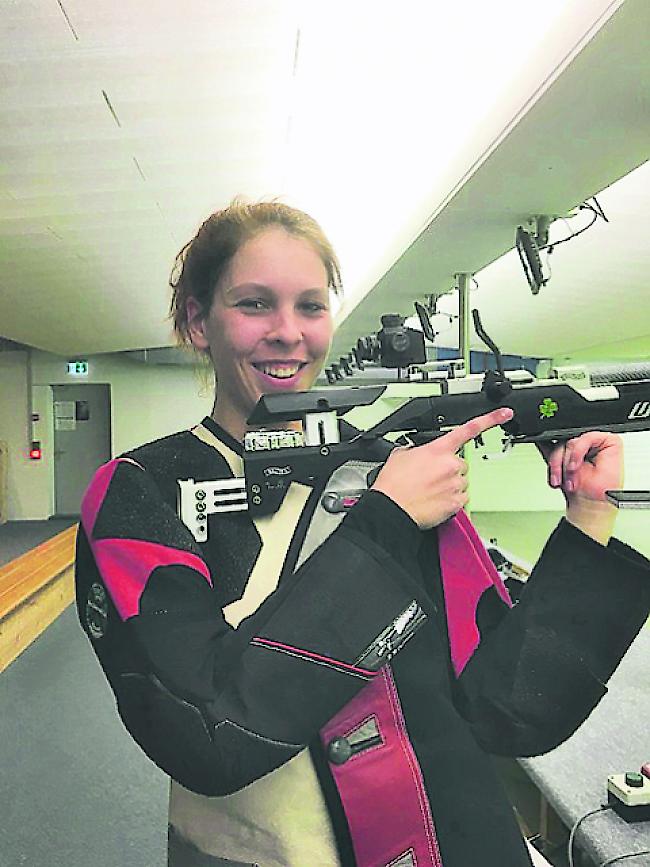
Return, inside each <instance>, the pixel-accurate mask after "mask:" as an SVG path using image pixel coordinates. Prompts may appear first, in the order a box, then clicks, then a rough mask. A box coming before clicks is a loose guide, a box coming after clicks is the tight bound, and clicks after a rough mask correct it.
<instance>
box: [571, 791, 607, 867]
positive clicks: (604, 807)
mask: <svg viewBox="0 0 650 867" xmlns="http://www.w3.org/2000/svg"><path fill="white" fill-rule="evenodd" d="M611 809H612V808H611V807H610V806H609V805H608V804H603V805H602V807H598V809H597V810H590V811H589V812H588V813H585V814H584V816H581V817H580V818H579V819H578V820H577V821H576V822H575V823H574V825H573V828H571V833H570V834H569V843H568V845H567V855H568V857H569V867H575V865H574V861H573V841H574V839H575V836H576V832H577V830H578V828H579V827H580V825H581V824H582V823H583V822H584V820H585V819H588V818H589V816H595V815H596V813H604V812H605V811H606V810H611ZM601 867H604V865H601Z"/></svg>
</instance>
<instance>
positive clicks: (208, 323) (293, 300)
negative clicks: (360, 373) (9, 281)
mask: <svg viewBox="0 0 650 867" xmlns="http://www.w3.org/2000/svg"><path fill="white" fill-rule="evenodd" d="M329 293H330V290H329V289H328V286H327V270H326V268H325V265H324V264H323V261H322V259H321V258H320V256H319V254H318V253H317V252H316V250H315V249H314V247H312V245H311V244H310V243H309V242H308V241H305V240H304V239H302V238H297V237H295V236H293V235H290V234H289V233H288V232H286V231H285V230H284V229H282V228H280V227H277V228H276V227H273V228H270V229H266V230H264V231H263V232H262V233H260V234H259V235H256V236H255V237H254V238H252V239H251V240H250V241H247V242H246V243H245V244H243V245H242V246H241V247H240V248H239V250H238V251H237V253H236V254H235V256H234V257H233V259H232V262H231V263H230V266H229V268H228V270H227V272H226V273H225V274H224V276H223V278H222V279H221V281H220V283H219V285H218V286H217V287H216V289H215V293H214V298H213V301H212V306H211V307H210V310H209V312H208V314H207V316H205V317H204V316H202V315H201V313H200V311H199V310H198V306H197V305H196V302H193V299H190V301H189V302H188V318H189V319H190V322H191V327H190V333H191V336H192V342H193V343H194V345H195V346H196V347H197V348H198V349H204V350H205V349H209V351H210V356H211V358H212V363H213V365H214V369H215V373H216V376H217V400H216V404H215V412H214V419H215V421H217V422H218V423H219V424H220V425H221V426H222V427H224V428H225V429H226V430H227V431H228V432H229V433H231V434H232V435H233V436H235V437H236V438H237V439H241V438H242V437H243V435H244V433H245V431H246V419H247V418H248V416H249V415H250V414H251V412H252V410H253V407H254V406H255V404H256V403H257V401H258V399H259V397H260V395H262V394H264V393H268V392H272V391H299V390H305V389H308V388H310V387H311V385H312V383H313V382H314V380H315V379H316V377H317V375H318V373H319V371H320V369H321V367H322V366H323V363H324V361H325V359H326V358H327V354H328V352H329V349H330V344H331V341H332V332H333V325H332V316H331V312H330V303H329V301H330V299H329Z"/></svg>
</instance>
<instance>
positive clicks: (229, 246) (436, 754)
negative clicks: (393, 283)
mask: <svg viewBox="0 0 650 867" xmlns="http://www.w3.org/2000/svg"><path fill="white" fill-rule="evenodd" d="M172 286H173V289H174V293H173V300H172V315H173V318H174V324H175V328H176V331H177V333H178V335H179V337H180V339H181V340H182V341H184V342H187V343H189V344H190V345H191V346H193V347H194V348H195V349H196V350H197V351H198V352H200V353H202V354H204V355H205V356H206V357H208V358H209V359H210V362H211V364H212V366H213V367H214V370H215V374H216V376H217V379H218V388H217V392H216V398H215V403H214V407H213V411H212V414H211V416H209V417H207V418H205V419H203V421H202V422H201V423H200V424H197V425H195V426H194V427H192V428H191V429H189V430H184V431H181V432H179V433H177V434H173V435H172V436H169V437H166V438H164V439H162V440H158V441H156V442H152V443H148V444H146V445H144V446H141V447H140V448H137V449H134V450H133V451H131V452H128V453H127V454H124V455H122V456H121V457H118V458H117V459H116V460H113V461H111V462H110V463H108V464H106V465H105V466H103V467H101V468H100V469H99V471H98V472H97V474H96V476H95V478H94V479H93V482H92V483H91V485H90V487H89V489H88V492H87V494H86V497H85V498H84V502H83V505H82V527H81V529H80V531H79V534H78V549H77V560H76V566H77V570H76V582H77V604H78V611H79V616H80V619H81V622H82V625H83V627H84V629H85V630H86V633H87V635H88V638H89V639H90V641H91V642H92V645H93V648H94V650H95V652H96V653H97V656H98V658H99V661H100V663H101V665H102V666H103V668H104V671H105V672H106V675H107V677H108V680H109V682H110V684H111V687H112V689H113V691H114V693H115V696H116V699H117V705H118V710H119V713H120V716H121V717H122V720H123V721H124V723H125V725H126V727H127V728H128V730H129V732H130V733H131V734H132V736H133V738H134V739H135V740H136V741H137V742H138V743H139V744H140V745H141V747H142V748H143V749H144V751H145V752H146V753H147V755H149V756H150V757H151V759H152V760H153V761H154V762H156V764H157V765H158V766H159V767H161V768H162V769H163V770H164V771H165V772H166V773H168V774H169V776H170V777H171V778H172V784H171V795H170V810H169V865H170V867H208V865H210V867H212V865H214V867H217V865H230V867H236V865H240V867H241V865H251V864H257V865H260V867H307V865H309V867H312V865H314V867H398V865H399V867H416V865H417V867H468V865H470V864H471V865H473V864H478V863H480V864H481V867H504V865H508V867H530V864H531V860H530V856H529V854H528V851H527V849H526V846H525V845H524V841H523V839H522V836H521V833H520V831H519V829H518V827H517V824H516V821H515V819H514V816H513V813H512V810H511V808H510V805H509V804H508V803H507V801H506V800H505V797H504V796H503V795H502V793H501V789H500V786H499V783H498V782H497V781H496V779H495V775H494V774H495V772H494V768H493V766H492V764H491V762H490V760H489V757H488V755H487V753H489V752H496V753H501V754H505V755H531V754H534V753H539V752H544V751H546V750H549V749H551V748H552V747H554V746H555V745H556V744H558V743H559V742H560V741H562V740H563V739H565V738H566V737H568V735H570V734H571V733H572V732H573V731H574V730H575V728H576V727H577V726H578V725H579V724H580V723H581V722H582V720H583V719H584V718H585V717H586V716H587V714H588V713H589V712H590V711H591V709H592V708H593V706H594V705H595V704H596V703H597V702H598V700H599V699H600V697H601V696H602V695H603V693H604V691H605V688H604V686H603V684H604V683H605V682H606V680H607V678H608V677H609V675H610V674H611V672H612V670H613V669H614V668H615V666H616V665H617V663H618V661H619V660H620V658H621V655H622V654H623V653H624V652H625V649H626V647H627V646H628V645H629V643H630V642H631V641H632V639H633V637H634V636H635V634H636V632H637V631H638V630H639V629H640V627H641V625H642V623H643V621H644V619H645V617H646V616H647V613H648V610H649V609H650V574H649V573H650V564H648V563H647V561H645V560H644V559H643V558H642V557H640V556H639V555H637V554H636V553H635V552H633V551H631V550H630V549H628V548H626V547H625V546H624V545H621V544H620V543H618V542H615V541H614V540H610V535H611V530H612V525H613V519H614V515H615V513H616V510H615V509H614V508H613V507H612V506H611V505H610V504H609V503H607V502H606V501H605V499H604V493H603V491H604V490H605V489H606V488H616V487H619V482H620V472H621V459H622V453H621V445H620V442H619V440H618V438H616V437H614V436H612V435H608V434H596V433H589V434H585V435H583V436H582V437H579V438H577V439H575V440H573V441H571V442H570V443H568V444H567V445H566V446H562V447H559V448H556V449H553V450H552V451H551V453H549V455H548V463H549V483H550V484H552V485H560V486H561V487H562V490H563V492H564V494H565V497H566V500H567V517H566V520H565V521H562V522H561V524H560V525H559V526H558V528H557V529H556V530H555V531H554V533H553V535H552V536H551V539H550V540H549V542H548V544H547V546H546V548H545V550H544V552H543V554H542V556H541V558H540V561H539V563H538V564H537V566H536V568H535V570H534V573H533V576H532V577H531V579H530V582H529V585H528V586H527V588H526V591H525V593H524V594H523V595H522V598H521V600H520V601H519V602H518V604H517V605H516V606H515V607H514V609H513V608H511V604H510V600H509V597H508V595H507V592H506V590H505V587H504V586H503V583H502V582H501V580H500V578H499V576H498V574H497V573H496V571H495V569H494V567H493V566H492V562H491V560H490V558H489V557H488V556H487V553H486V552H485V550H484V548H483V547H482V544H481V541H480V539H479V538H478V536H477V534H476V531H475V530H474V528H473V527H472V525H471V523H470V521H469V519H468V518H467V516H466V515H465V514H464V512H463V507H464V505H465V504H466V503H467V500H468V494H467V479H466V464H465V462H464V461H463V460H462V459H461V458H460V457H458V454H457V452H458V451H459V449H460V448H462V446H463V445H464V444H466V443H467V442H469V441H470V440H472V439H475V438H476V437H477V436H479V435H480V434H481V433H482V432H483V431H485V430H487V429H489V428H490V427H492V426H494V425H495V424H499V423H502V422H503V421H504V420H507V419H508V418H510V417H511V414H512V411H511V410H496V411H494V412H492V413H488V414H487V415H484V416H481V417H479V418H475V419H472V420H471V421H469V422H467V423H466V424H465V425H461V426H460V427H458V428H456V429H454V430H453V431H451V432H450V433H448V434H446V435H444V436H442V437H440V438H439V439H437V440H435V441H434V442H431V443H428V444H426V445H423V446H419V447H414V448H410V449H405V448H399V449H392V446H391V445H390V444H388V443H385V442H376V443H374V445H369V446H368V451H367V462H359V461H348V462H347V463H345V464H343V465H342V466H340V467H338V468H336V469H335V470H334V472H333V473H332V475H331V476H330V478H329V479H326V480H322V479H320V478H319V479H314V478H313V477H305V479H301V480H300V481H296V480H295V479H293V477H292V481H291V484H290V486H289V490H288V491H287V495H286V497H285V498H284V500H283V502H282V505H281V506H280V507H279V509H278V510H277V511H276V512H275V513H274V514H272V515H266V516H264V517H261V518H260V517H251V515H250V514H249V513H248V511H247V510H246V503H245V502H244V501H243V500H244V499H245V498H243V497H242V490H243V488H244V485H243V482H242V476H243V475H244V461H243V453H244V452H243V447H242V441H244V440H245V433H246V431H247V419H248V418H249V416H250V414H251V411H252V409H253V407H254V406H255V404H256V403H257V401H258V399H259V397H260V395H262V394H263V393H265V392H269V391H274V390H278V389H279V390H283V391H297V390H302V389H308V388H309V387H310V386H311V385H312V384H313V382H314V380H315V378H316V376H317V374H318V371H319V370H320V368H321V366H322V364H323V362H324V360H325V358H326V356H327V353H328V351H329V347H330V342H331V338H332V330H333V325H332V315H331V311H330V300H331V295H332V292H337V291H339V290H340V276H339V267H338V262H337V260H336V257H335V255H334V252H333V251H332V248H331V246H330V244H329V242H328V241H327V239H326V238H325V237H324V235H323V233H322V231H321V230H320V228H319V227H318V225H317V224H316V223H315V222H314V221H313V220H312V219H311V218H310V217H308V216H307V215H306V214H304V213H302V212H300V211H296V210H294V209H292V208H288V207H287V206H285V205H280V204H277V203H267V204H257V205H242V204H241V203H237V202H235V203H234V204H232V205H231V206H230V207H228V208H226V209H224V210H223V211H219V212H217V213H216V214H214V215H213V216H212V217H210V218H209V219H208V220H207V221H206V222H205V223H204V224H203V226H202V227H201V229H200V230H199V232H198V234H197V236H196V237H195V238H194V239H193V240H192V241H191V242H190V243H189V244H188V245H187V246H186V247H184V248H183V250H182V251H181V253H180V254H179V257H178V259H177V263H176V269H175V272H174V276H173V278H172ZM355 433H357V432H355V431H354V430H353V429H351V426H350V425H348V426H347V427H346V425H345V424H344V423H343V424H342V425H341V434H342V436H343V437H344V438H345V437H346V436H347V437H348V438H349V437H350V436H353V435H355ZM285 439H286V440H289V441H290V443H291V444H296V441H297V440H299V437H293V436H291V435H290V436H286V437H285ZM391 449H392V450H391ZM382 463H383V466H381V467H379V465H381V464H382ZM376 468H378V469H379V468H380V471H379V472H378V473H374V470H375V469H376ZM268 469H269V470H270V469H274V470H275V471H276V472H278V473H284V472H286V470H285V468H284V467H282V466H278V467H268ZM369 471H373V472H369ZM369 478H370V480H372V479H374V481H369ZM369 484H370V489H369V490H366V488H367V487H368V485H369ZM254 493H255V489H254V487H252V488H251V494H254ZM332 495H334V499H335V500H336V501H337V502H338V501H339V500H340V502H342V503H343V504H344V512H343V513H341V512H336V514H334V513H333V512H332V510H331V509H330V507H329V505H328V504H331V502H332ZM217 504H218V505H219V508H216V505H217ZM213 506H215V508H214V509H213ZM585 612H588V615H585Z"/></svg>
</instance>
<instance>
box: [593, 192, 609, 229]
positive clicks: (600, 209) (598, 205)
mask: <svg viewBox="0 0 650 867" xmlns="http://www.w3.org/2000/svg"><path fill="white" fill-rule="evenodd" d="M591 198H592V200H593V202H594V204H595V205H596V208H597V210H598V214H599V215H600V216H601V217H602V218H603V220H604V221H605V222H606V223H609V219H608V218H607V217H606V216H605V212H604V211H603V209H602V208H601V207H600V202H599V201H598V199H597V198H596V196H592V197H591Z"/></svg>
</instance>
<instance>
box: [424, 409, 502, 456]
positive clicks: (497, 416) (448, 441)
mask: <svg viewBox="0 0 650 867" xmlns="http://www.w3.org/2000/svg"><path fill="white" fill-rule="evenodd" d="M513 415H514V413H513V411H512V410H511V409H510V407H509V406H504V407H500V408H499V409H494V410H492V412H488V413H486V414H485V415H479V416H477V417H476V418H472V419H470V420H469V421H466V422H465V424H461V425H459V426H458V427H457V428H454V430H451V431H449V433H447V434H445V435H444V436H442V437H439V438H438V439H437V440H434V442H433V443H432V445H433V446H435V445H436V444H438V443H441V444H444V445H445V446H446V447H447V448H449V447H451V448H452V449H453V450H454V451H455V452H456V451H458V449H461V448H462V447H463V446H464V445H466V444H467V443H469V442H471V441H472V440H474V439H476V437H477V436H480V435H481V434H482V433H484V432H485V431H486V430H489V429H490V428H492V427H496V426H497V425H499V424H505V423H506V422H507V421H510V419H511V418H512V416H513Z"/></svg>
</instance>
